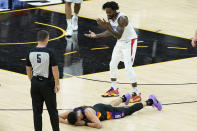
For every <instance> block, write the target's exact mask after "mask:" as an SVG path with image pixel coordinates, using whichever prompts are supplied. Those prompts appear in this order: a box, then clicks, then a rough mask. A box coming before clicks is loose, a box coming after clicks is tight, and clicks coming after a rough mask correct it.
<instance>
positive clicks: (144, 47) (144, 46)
mask: <svg viewBox="0 0 197 131" xmlns="http://www.w3.org/2000/svg"><path fill="white" fill-rule="evenodd" d="M137 47H140V48H147V47H149V46H137Z"/></svg>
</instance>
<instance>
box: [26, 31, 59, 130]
mask: <svg viewBox="0 0 197 131" xmlns="http://www.w3.org/2000/svg"><path fill="white" fill-rule="evenodd" d="M37 40H38V45H37V46H36V47H35V48H33V49H31V50H30V51H29V53H28V56H27V58H26V59H27V63H26V72H27V75H28V77H29V80H30V81H31V97H32V106H33V115H34V129H35V131H42V112H43V103H44V102H45V104H46V107H47V110H48V113H49V116H50V120H51V125H52V128H53V131H59V119H58V111H57V102H56V93H57V92H58V91H59V90H60V86H59V70H58V66H57V61H56V57H55V54H54V52H53V50H51V49H49V48H47V47H46V46H47V44H48V40H49V33H48V32H47V31H44V30H41V31H39V32H38V34H37Z"/></svg>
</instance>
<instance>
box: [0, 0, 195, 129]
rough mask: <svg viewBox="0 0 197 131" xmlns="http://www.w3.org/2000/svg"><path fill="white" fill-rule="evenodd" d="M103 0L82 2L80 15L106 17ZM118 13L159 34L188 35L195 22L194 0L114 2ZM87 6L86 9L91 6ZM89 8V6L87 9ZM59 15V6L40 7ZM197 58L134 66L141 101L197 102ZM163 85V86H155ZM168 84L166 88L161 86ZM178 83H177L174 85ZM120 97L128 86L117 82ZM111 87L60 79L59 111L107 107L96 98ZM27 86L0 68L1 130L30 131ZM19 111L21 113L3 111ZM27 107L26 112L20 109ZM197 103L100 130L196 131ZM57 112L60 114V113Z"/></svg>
mask: <svg viewBox="0 0 197 131" xmlns="http://www.w3.org/2000/svg"><path fill="white" fill-rule="evenodd" d="M105 1H107V0H93V1H87V2H84V4H83V5H82V10H81V12H80V15H81V16H84V17H89V18H93V19H94V18H97V17H105V14H104V12H103V11H102V10H101V5H102V4H103V3H104V2H105ZM115 1H117V2H118V3H120V9H121V10H122V11H123V12H124V13H126V14H128V16H129V18H130V19H131V20H132V23H133V24H134V25H135V27H137V28H143V29H147V30H153V31H157V30H161V32H162V33H167V34H171V35H176V36H181V37H187V38H190V37H192V35H193V33H194V30H195V29H196V27H197V26H196V23H197V17H196V12H197V1H196V0H190V1H187V0H173V1H172V0H171V1H170V0H140V1H139V0H115ZM90 5H91V6H90ZM89 7H91V8H89ZM45 9H50V10H54V11H58V12H64V5H56V6H49V7H45ZM196 63H197V58H189V59H184V60H177V61H171V62H164V63H158V64H152V65H146V66H139V67H136V68H134V69H135V71H136V74H137V79H138V83H139V84H152V85H139V89H140V91H141V92H142V97H143V100H146V98H147V97H148V95H150V94H155V95H156V96H157V97H158V98H159V99H160V100H161V102H162V103H163V104H169V103H181V102H191V101H197V95H196V94H197V93H196V92H197V88H196V85H195V84H186V85H184V83H196V79H197V78H196V76H197V69H196V67H197V64H196ZM81 77H83V78H89V79H95V80H101V81H106V80H109V72H102V73H96V74H91V75H85V76H81ZM118 78H119V82H121V83H127V82H128V79H127V75H126V73H125V70H124V69H121V70H119V76H118ZM158 84H163V85H158ZM165 84H169V85H165ZM176 84H177V85H176ZM118 86H119V88H120V93H121V95H123V94H124V93H127V92H131V91H132V89H131V87H130V86H129V85H128V84H119V85H118ZM109 87H110V84H109V83H106V82H98V81H91V80H85V79H80V78H77V77H71V78H67V79H62V80H61V92H60V93H59V94H58V96H57V98H58V100H57V101H58V108H59V109H65V110H67V109H71V108H74V107H76V106H81V105H84V104H85V105H93V104H95V103H109V102H110V101H111V100H113V99H114V98H105V99H104V98H102V97H100V95H101V94H102V93H104V91H105V90H107V89H108V88H109ZM31 108H32V106H31V98H30V82H29V81H28V78H27V76H25V75H21V74H17V73H13V72H9V71H5V70H0V131H11V130H15V131H33V115H32V110H28V109H31ZM3 109H21V110H3ZM25 109H27V110H25ZM196 110H197V103H182V104H172V105H164V106H163V111H161V112H159V111H157V110H155V109H153V108H151V107H147V108H145V109H143V110H141V111H140V112H137V113H135V114H133V115H132V116H129V117H126V118H124V119H119V120H109V121H104V122H102V124H103V128H102V129H100V130H101V131H109V130H113V131H119V130H122V131H144V130H146V131H171V130H177V131H186V130H187V131H196V130H197V124H196V123H197V113H196ZM59 112H62V110H60V111H59ZM60 129H61V131H92V130H95V129H92V128H88V127H73V126H69V125H63V124H60ZM43 131H51V126H50V121H49V116H48V113H47V111H44V113H43Z"/></svg>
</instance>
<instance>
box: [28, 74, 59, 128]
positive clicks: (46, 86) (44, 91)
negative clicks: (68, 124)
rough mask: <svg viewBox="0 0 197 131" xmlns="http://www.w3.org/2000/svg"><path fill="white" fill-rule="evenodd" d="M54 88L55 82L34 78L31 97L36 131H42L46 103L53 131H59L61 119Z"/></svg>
mask: <svg viewBox="0 0 197 131" xmlns="http://www.w3.org/2000/svg"><path fill="white" fill-rule="evenodd" d="M54 87H55V84H54V82H53V81H50V80H48V79H44V80H42V81H41V80H38V79H37V78H36V77H33V78H32V81H31V97H32V106H33V116H34V129H35V131H42V112H43V103H44V102H45V104H46V107H47V110H48V113H49V116H50V120H51V125H52V128H53V131H59V118H58V111H57V102H56V94H55V93H54Z"/></svg>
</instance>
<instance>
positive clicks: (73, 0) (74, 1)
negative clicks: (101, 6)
mask: <svg viewBox="0 0 197 131" xmlns="http://www.w3.org/2000/svg"><path fill="white" fill-rule="evenodd" d="M64 1H65V2H72V3H82V2H83V0H64Z"/></svg>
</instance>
